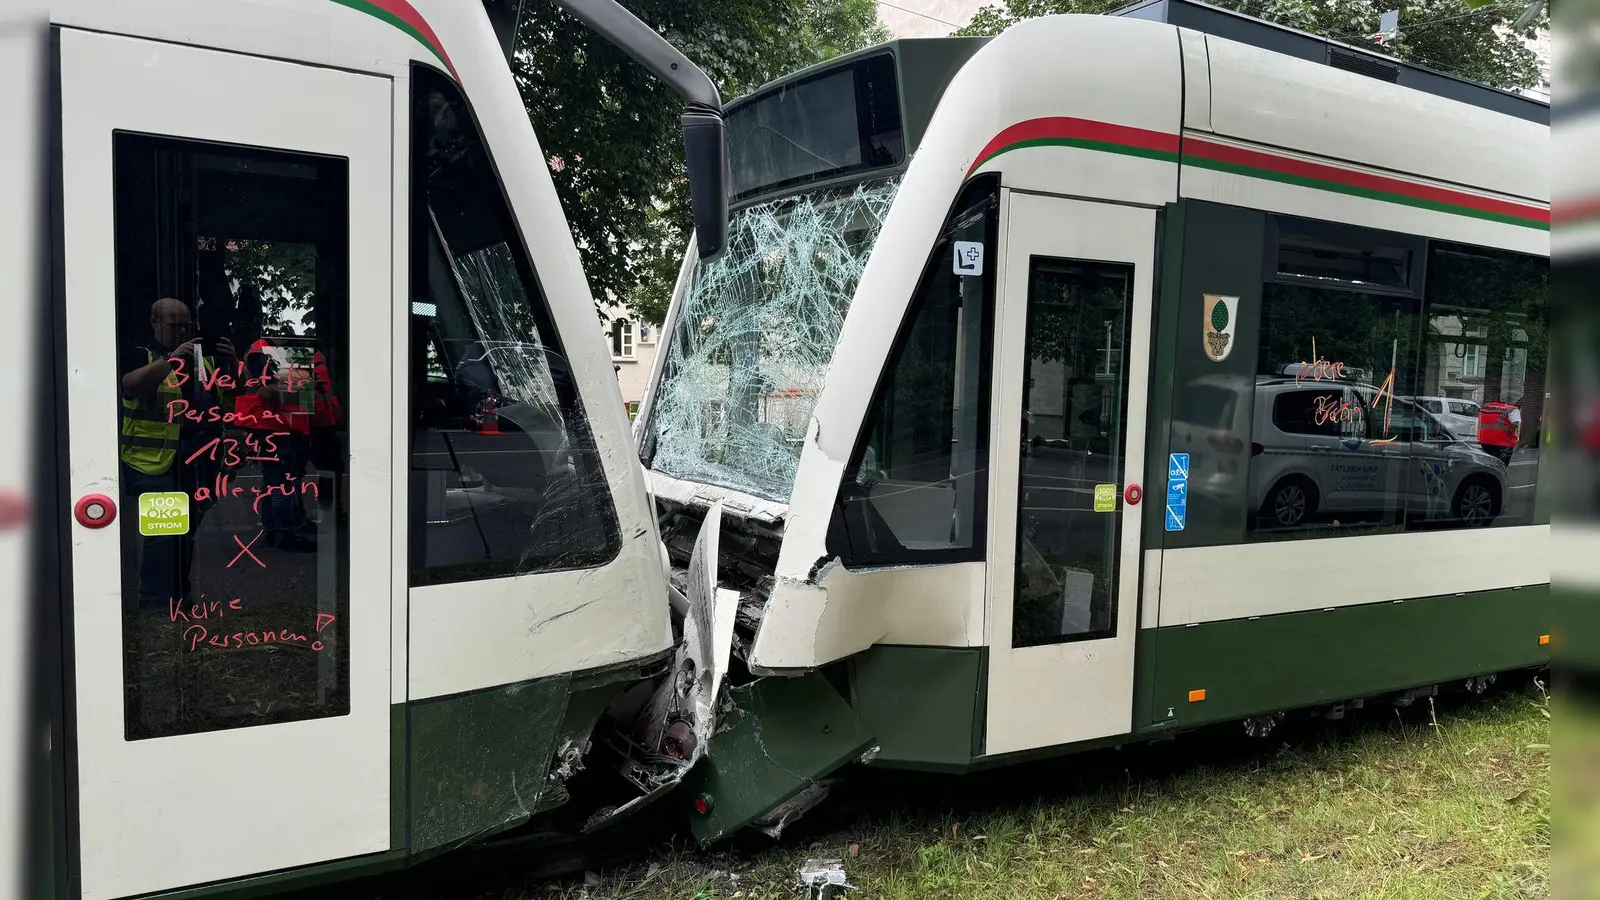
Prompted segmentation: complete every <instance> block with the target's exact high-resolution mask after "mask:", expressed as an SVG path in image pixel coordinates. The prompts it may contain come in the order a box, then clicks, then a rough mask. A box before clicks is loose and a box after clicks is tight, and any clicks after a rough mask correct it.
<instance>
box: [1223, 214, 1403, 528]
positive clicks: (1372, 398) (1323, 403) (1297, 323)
mask: <svg viewBox="0 0 1600 900" xmlns="http://www.w3.org/2000/svg"><path fill="white" fill-rule="evenodd" d="M1274 226H1275V227H1274V228H1273V229H1271V233H1272V234H1274V235H1275V236H1276V238H1275V239H1276V241H1277V242H1278V246H1277V248H1276V251H1275V253H1276V259H1277V267H1276V271H1275V273H1273V274H1270V275H1269V281H1268V283H1267V284H1265V285H1264V286H1263V288H1262V294H1261V345H1260V349H1259V352H1258V355H1257V357H1256V359H1257V368H1256V373H1257V374H1256V390H1255V394H1256V399H1255V410H1256V415H1255V424H1254V426H1253V429H1252V436H1251V442H1252V447H1251V452H1252V454H1253V455H1252V457H1251V460H1250V492H1249V498H1250V501H1249V502H1250V504H1251V506H1252V507H1253V508H1254V510H1255V515H1252V516H1250V517H1248V519H1247V522H1248V526H1249V527H1250V529H1251V531H1252V536H1253V537H1255V538H1256V539H1264V540H1279V539H1285V538H1310V537H1325V536H1333V535H1345V534H1374V533H1384V532H1390V531H1399V530H1402V529H1403V528H1404V527H1405V523H1406V514H1407V509H1408V506H1409V503H1408V495H1409V491H1410V489H1411V486H1412V485H1411V482H1412V479H1411V472H1410V465H1409V464H1410V443H1409V441H1408V440H1406V439H1404V437H1403V436H1402V435H1401V434H1400V433H1399V432H1398V431H1396V430H1395V416H1396V409H1397V407H1398V406H1403V405H1405V404H1409V403H1410V397H1411V396H1412V394H1413V393H1414V385H1415V384H1416V357H1417V350H1416V347H1417V327H1418V321H1419V317H1420V315H1421V305H1422V304H1421V299H1420V297H1419V296H1418V295H1417V293H1418V292H1417V290H1416V282H1417V280H1418V279H1417V277H1416V274H1415V272H1416V262H1417V260H1418V258H1419V256H1420V247H1421V242H1420V241H1417V240H1414V239H1409V238H1405V237H1403V236H1395V235H1387V234H1381V233H1376V232H1368V231H1365V230H1363V229H1354V228H1350V227H1349V226H1340V225H1333V224H1330V223H1319V222H1306V221H1301V220H1289V219H1278V220H1275V223H1274Z"/></svg>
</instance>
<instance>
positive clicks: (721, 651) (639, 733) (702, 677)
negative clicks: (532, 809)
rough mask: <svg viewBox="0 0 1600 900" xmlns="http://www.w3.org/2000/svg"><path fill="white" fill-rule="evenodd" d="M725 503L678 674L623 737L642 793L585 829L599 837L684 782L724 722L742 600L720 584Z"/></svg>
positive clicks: (711, 527)
mask: <svg viewBox="0 0 1600 900" xmlns="http://www.w3.org/2000/svg"><path fill="white" fill-rule="evenodd" d="M721 523H722V504H721V503H720V502H718V503H715V504H712V506H711V509H710V510H709V511H708V512H707V513H706V517H705V522H704V524H703V525H702V527H701V529H700V535H699V538H698V540H697V541H696V542H695V548H694V553H693V556H692V558H691V561H690V565H689V572H688V579H687V583H686V585H685V590H684V596H685V599H686V600H687V603H688V614H687V615H686V616H684V619H683V637H682V639H681V640H680V641H679V643H678V649H677V652H676V654H675V656H674V659H673V666H672V670H671V672H669V673H668V675H667V677H666V678H665V679H664V680H662V681H661V682H660V683H659V684H657V685H656V686H655V688H654V690H653V691H652V692H651V693H650V694H649V695H648V697H646V698H644V700H643V702H642V703H641V704H639V705H638V706H637V707H636V711H633V712H632V713H631V714H629V713H627V712H625V713H624V715H627V716H628V719H627V721H628V722H629V724H628V726H627V727H625V728H623V729H620V730H619V731H618V732H617V733H616V740H617V743H618V746H617V750H618V751H619V752H620V754H621V755H622V764H621V770H620V771H621V774H622V777H623V778H624V779H625V780H626V781H627V782H629V783H630V784H632V785H633V786H634V787H635V788H637V789H638V790H639V791H640V792H641V793H640V795H639V796H638V797H636V798H634V799H632V800H629V801H628V802H626V803H623V804H622V805H620V806H617V807H614V808H607V809H602V810H600V811H598V812H597V813H596V814H595V815H593V816H591V817H590V819H589V821H588V822H587V823H586V824H585V825H584V831H585V832H592V831H595V830H598V829H600V828H603V827H605V826H606V825H608V824H611V823H613V822H616V821H619V820H621V819H623V818H626V817H628V816H631V815H632V814H634V813H635V812H637V811H639V810H640V809H643V808H644V807H645V806H648V805H649V804H650V803H652V802H654V801H655V800H657V799H659V798H660V797H661V796H663V795H665V794H666V793H668V792H670V791H671V790H672V788H674V787H675V786H677V784H678V783H679V782H680V781H682V780H683V777H684V776H685V775H686V774H687V773H688V772H689V771H690V770H691V769H693V768H694V765H695V763H697V762H699V760H700V758H701V757H702V756H704V755H705V753H706V750H707V748H708V747H709V746H710V744H711V736H712V733H713V730H714V728H715V727H716V723H717V708H718V701H719V695H720V694H721V691H722V685H723V682H724V679H725V678H726V676H727V674H728V665H729V662H730V659H731V657H732V646H733V631H734V620H735V614H736V612H737V608H738V603H739V595H738V593H737V592H735V591H730V590H726V589H719V588H718V587H717V552H718V546H719V544H720V531H721Z"/></svg>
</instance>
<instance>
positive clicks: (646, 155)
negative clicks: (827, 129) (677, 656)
mask: <svg viewBox="0 0 1600 900" xmlns="http://www.w3.org/2000/svg"><path fill="white" fill-rule="evenodd" d="M623 3H624V5H625V6H627V7H628V8H629V11H631V12H632V13H633V14H634V15H636V16H638V17H639V18H640V19H641V20H643V21H645V22H648V23H650V24H652V25H654V26H655V27H656V28H657V29H658V30H660V31H661V32H662V33H663V34H664V35H665V36H666V37H667V39H668V40H670V41H671V42H672V43H673V44H674V45H675V46H677V47H678V48H679V49H680V50H682V51H683V53H684V54H685V55H686V56H688V57H689V58H690V59H691V60H693V61H694V62H695V63H696V64H697V65H699V66H700V67H701V68H702V69H704V70H705V71H706V73H707V74H708V75H709V76H711V78H712V80H713V81H714V82H716V84H717V86H718V88H719V90H720V91H721V92H722V96H723V99H724V100H725V101H726V100H728V99H731V98H733V97H736V96H739V95H741V94H743V93H746V92H748V91H750V90H752V89H753V88H755V87H758V86H759V85H761V84H763V83H765V82H767V81H770V80H772V79H773V78H776V77H778V76H780V75H782V74H784V73H787V72H791V71H794V70H795V69H798V68H801V67H803V66H806V65H810V64H812V63H815V62H820V61H821V60H824V59H827V58H829V57H831V56H834V55H837V54H840V53H846V52H849V51H851V50H855V49H859V48H861V47H865V46H869V45H871V44H873V43H876V42H879V41H882V40H884V39H886V38H887V36H888V35H887V33H886V32H884V30H883V29H882V28H881V27H880V26H879V25H878V24H877V6H876V4H875V3H874V2H872V0H623ZM513 72H514V74H515V76H516V79H517V84H518V87H519V88H520V90H521V92H522V98H523V103H524V105H525V106H526V108H527V110H528V115H529V117H530V118H531V119H532V121H533V124H534V126H535V128H536V129H537V130H538V132H539V138H540V141H541V143H542V144H543V149H544V151H545V153H546V154H547V156H548V162H549V164H550V168H551V175H552V177H553V179H554V181H555V187H556V193H557V195H558V196H559V197H560V198H561V203H562V206H563V208H564V209H565V211H566V214H567V220H568V222H569V224H570V225H571V227H572V230H573V233H574V236H575V238H576V240H577V244H578V252H579V254H580V255H581V256H582V258H583V263H584V269H585V271H586V272H587V274H588V277H589V286H590V289H591V290H592V291H593V293H594V295H595V298H596V300H597V301H602V302H603V301H606V300H611V301H614V302H617V303H619V304H621V305H622V306H624V307H625V308H627V309H629V310H630V311H631V312H632V313H633V314H634V315H635V316H637V317H638V318H639V319H640V320H642V321H650V322H659V321H661V319H662V316H663V314H664V312H665V310H666V306H667V303H668V302H669V300H670V299H671V292H672V286H673V283H674V282H675V280H676V278H677V274H678V267H679V265H680V263H681V262H682V259H683V254H684V250H685V247H686V246H687V237H688V233H689V230H690V227H691V215H690V210H689V190H688V183H687V181H686V178H685V174H684V165H683V143H682V139H681V137H680V132H679V125H678V114H679V113H680V112H681V111H682V108H683V104H682V101H681V100H679V99H678V97H677V96H676V95H674V94H673V93H672V92H671V91H670V90H668V89H667V88H666V87H665V86H663V85H662V84H660V83H659V82H657V81H656V80H655V78H654V77H653V76H652V75H651V74H650V73H649V72H648V71H646V70H645V69H644V68H643V67H642V66H640V65H639V64H637V63H636V62H634V61H633V59H632V58H630V57H629V56H627V54H626V53H624V52H623V51H622V50H620V49H619V48H617V47H615V46H613V45H611V44H609V43H607V42H606V41H605V40H604V39H603V38H600V37H599V36H598V35H595V34H594V33H593V32H591V31H589V30H588V28H587V27H585V26H584V25H583V24H582V23H580V22H578V21H577V20H576V19H574V18H572V17H571V16H570V15H568V14H567V13H565V12H564V11H562V10H560V9H558V8H557V7H556V6H555V5H554V4H537V5H532V6H530V8H529V10H528V12H527V13H526V19H525V21H524V23H523V25H522V28H521V31H520V33H519V34H518V38H517V50H516V53H515V54H514V58H513Z"/></svg>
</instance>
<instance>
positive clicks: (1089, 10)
mask: <svg viewBox="0 0 1600 900" xmlns="http://www.w3.org/2000/svg"><path fill="white" fill-rule="evenodd" d="M1208 2H1209V3H1211V5H1213V6H1219V7H1222V8H1223V9H1230V10H1233V11H1235V12H1239V13H1243V14H1245V15H1249V16H1254V17H1256V18H1259V19H1265V20H1267V21H1269V22H1276V23H1278V24H1280V25H1285V26H1288V27H1290V28H1295V29H1299V30H1301V31H1307V32H1310V33H1312V34H1316V35H1320V36H1322V37H1327V38H1331V39H1333V40H1337V41H1341V42H1344V43H1348V44H1353V45H1356V46H1364V47H1368V48H1370V49H1372V50H1373V51H1375V52H1378V53H1386V54H1389V55H1391V56H1395V57H1397V58H1399V59H1403V60H1406V61H1408V62H1413V63H1416V64H1418V65H1423V66H1427V67H1429V68H1432V69H1436V70H1438V71H1441V72H1446V73H1449V74H1452V75H1457V76H1460V77H1462V78H1467V79H1470V80H1472V81H1478V82H1482V83H1484V84H1489V85H1493V86H1495V87H1501V88H1506V89H1508V90H1519V89H1522V88H1529V87H1533V86H1535V85H1537V84H1538V83H1539V64H1538V60H1537V58H1536V57H1535V55H1534V52H1533V50H1532V49H1530V48H1529V47H1528V45H1527V43H1526V41H1525V39H1526V38H1530V37H1533V35H1534V34H1535V32H1536V31H1537V30H1538V29H1539V28H1548V27H1549V24H1550V14H1549V11H1548V10H1545V11H1543V12H1541V13H1540V14H1539V15H1538V16H1537V17H1535V18H1534V19H1533V20H1532V21H1531V22H1529V23H1528V25H1527V26H1526V27H1524V28H1523V29H1522V30H1520V31H1516V30H1513V29H1512V25H1513V24H1514V23H1515V22H1516V20H1517V18H1518V17H1519V16H1521V15H1522V13H1523V12H1524V11H1525V10H1526V9H1527V8H1528V4H1527V2H1526V0H1489V2H1483V3H1479V4H1477V5H1476V6H1475V7H1474V6H1473V5H1469V2H1468V0H1208ZM1126 5H1127V2H1126V0H999V2H997V3H990V4H989V5H987V6H985V7H984V8H982V9H981V10H979V11H978V13H977V14H976V15H974V16H973V17H972V21H971V22H970V23H968V25H967V27H966V28H963V29H962V30H961V31H960V32H958V33H959V34H967V35H990V34H999V33H1000V32H1001V31H1004V30H1005V29H1006V28H1008V27H1010V26H1011V25H1013V24H1015V23H1017V22H1019V21H1021V20H1023V19H1028V18H1033V17H1035V16H1044V15H1055V14H1066V13H1080V14H1087V15H1099V14H1103V13H1106V12H1110V11H1112V10H1114V9H1117V8H1119V7H1122V6H1126ZM1391 9H1399V10H1400V34H1399V36H1398V37H1397V38H1396V39H1395V40H1392V41H1389V42H1388V43H1386V44H1384V45H1382V46H1379V45H1378V44H1376V43H1374V42H1373V41H1372V36H1373V35H1374V34H1376V33H1377V31H1378V19H1379V17H1380V16H1382V15H1383V13H1384V12H1386V11H1388V10H1391Z"/></svg>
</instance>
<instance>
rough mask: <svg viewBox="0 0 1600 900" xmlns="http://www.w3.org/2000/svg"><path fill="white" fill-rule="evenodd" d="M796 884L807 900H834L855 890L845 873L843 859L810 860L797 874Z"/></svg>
mask: <svg viewBox="0 0 1600 900" xmlns="http://www.w3.org/2000/svg"><path fill="white" fill-rule="evenodd" d="M795 882H796V884H797V885H798V886H799V887H800V889H801V890H803V891H805V896H806V898H807V900H834V898H836V897H843V896H844V895H845V892H846V891H853V890H855V886H854V885H852V884H850V882H849V880H848V878H847V876H846V875H845V873H844V860H842V859H808V860H806V861H805V864H804V865H802V866H801V867H800V869H799V871H797V872H796V873H795Z"/></svg>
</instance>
